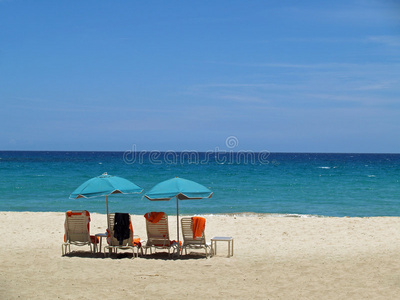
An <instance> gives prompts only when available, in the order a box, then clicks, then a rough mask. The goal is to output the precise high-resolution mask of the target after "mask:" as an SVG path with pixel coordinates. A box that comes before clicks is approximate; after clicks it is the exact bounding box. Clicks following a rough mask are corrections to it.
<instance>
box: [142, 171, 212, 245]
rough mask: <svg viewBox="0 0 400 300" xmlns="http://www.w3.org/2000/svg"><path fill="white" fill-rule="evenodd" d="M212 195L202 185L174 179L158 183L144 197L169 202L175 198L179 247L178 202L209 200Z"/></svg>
mask: <svg viewBox="0 0 400 300" xmlns="http://www.w3.org/2000/svg"><path fill="white" fill-rule="evenodd" d="M212 194H213V193H212V192H211V191H210V190H209V189H208V188H206V187H205V186H204V185H201V184H199V183H197V182H194V181H191V180H187V179H183V178H178V177H175V178H172V179H169V180H166V181H163V182H160V183H158V184H157V185H155V186H154V187H153V188H152V189H151V190H150V191H149V192H147V193H146V194H145V195H144V196H145V197H146V198H147V199H149V200H150V201H169V200H171V199H172V198H176V228H177V237H178V245H179V200H195V199H203V198H211V197H212Z"/></svg>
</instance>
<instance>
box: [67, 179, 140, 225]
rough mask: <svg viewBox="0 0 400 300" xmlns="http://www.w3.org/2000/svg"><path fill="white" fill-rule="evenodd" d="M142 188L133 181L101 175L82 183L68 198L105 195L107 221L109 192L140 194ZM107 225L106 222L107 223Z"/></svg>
mask: <svg viewBox="0 0 400 300" xmlns="http://www.w3.org/2000/svg"><path fill="white" fill-rule="evenodd" d="M142 191H143V189H142V188H141V187H139V186H137V185H136V184H134V183H133V182H131V181H129V180H127V179H125V178H121V177H118V176H112V175H108V174H107V173H104V174H103V175H100V176H97V177H94V178H92V179H89V180H88V181H85V182H84V183H82V184H81V185H80V186H79V187H78V188H77V189H76V190H75V191H73V192H72V194H71V195H70V196H69V198H70V199H78V198H93V197H100V196H105V197H106V205H107V223H108V195H111V194H140V193H141V192H142ZM107 225H108V224H107Z"/></svg>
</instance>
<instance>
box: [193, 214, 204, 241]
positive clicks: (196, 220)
mask: <svg viewBox="0 0 400 300" xmlns="http://www.w3.org/2000/svg"><path fill="white" fill-rule="evenodd" d="M192 222H193V225H192V230H193V238H194V239H195V238H197V237H201V236H202V235H203V231H204V226H206V219H204V218H202V217H192Z"/></svg>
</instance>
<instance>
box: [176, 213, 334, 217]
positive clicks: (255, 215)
mask: <svg viewBox="0 0 400 300" xmlns="http://www.w3.org/2000/svg"><path fill="white" fill-rule="evenodd" d="M179 216H181V217H182V216H183V215H179ZM188 216H192V215H188ZM196 216H203V217H214V216H215V217H251V218H327V216H321V215H310V214H279V213H255V212H239V213H220V214H219V213H215V214H198V215H197V214H196Z"/></svg>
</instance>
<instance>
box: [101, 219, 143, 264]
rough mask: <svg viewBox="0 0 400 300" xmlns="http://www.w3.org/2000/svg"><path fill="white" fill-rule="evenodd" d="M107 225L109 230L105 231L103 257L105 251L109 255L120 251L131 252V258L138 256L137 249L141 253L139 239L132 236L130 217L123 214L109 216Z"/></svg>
mask: <svg viewBox="0 0 400 300" xmlns="http://www.w3.org/2000/svg"><path fill="white" fill-rule="evenodd" d="M108 224H109V226H110V228H108V229H107V243H108V245H107V246H105V247H104V255H107V251H106V249H108V250H109V254H111V253H117V252H118V249H120V250H132V253H133V257H132V258H134V257H135V249H136V250H137V251H136V256H137V257H138V256H139V249H140V251H142V248H141V243H140V238H138V237H136V238H135V236H134V235H133V227H132V222H131V216H130V215H129V214H125V213H115V214H109V216H108Z"/></svg>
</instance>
